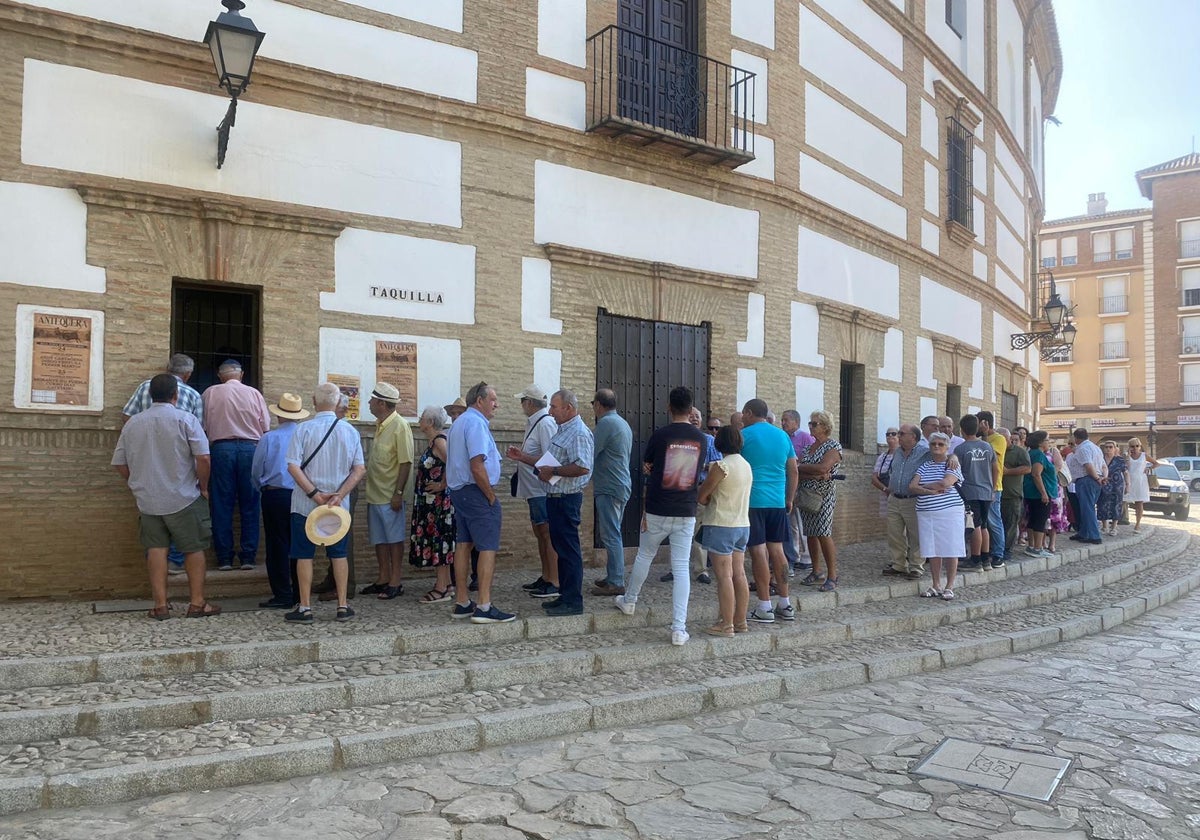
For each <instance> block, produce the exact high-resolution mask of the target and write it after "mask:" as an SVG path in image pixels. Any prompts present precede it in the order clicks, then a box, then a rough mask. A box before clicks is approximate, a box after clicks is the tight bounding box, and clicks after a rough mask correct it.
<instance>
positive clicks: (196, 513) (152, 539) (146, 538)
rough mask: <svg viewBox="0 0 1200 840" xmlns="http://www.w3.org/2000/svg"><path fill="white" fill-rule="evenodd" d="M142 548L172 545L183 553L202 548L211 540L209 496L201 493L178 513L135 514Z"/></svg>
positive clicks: (209, 543) (205, 547)
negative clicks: (137, 515) (162, 514)
mask: <svg viewBox="0 0 1200 840" xmlns="http://www.w3.org/2000/svg"><path fill="white" fill-rule="evenodd" d="M138 523H139V534H138V536H139V537H140V538H141V541H142V547H143V548H167V547H168V546H172V545H173V546H175V547H176V548H177V549H179V550H180V551H182V552H183V553H184V554H190V553H191V552H193V551H205V550H207V549H208V547H209V546H210V545H211V544H212V519H211V518H210V516H209V513H208V499H206V498H204V497H203V496H200V497H198V498H197V499H196V501H194V502H192V503H191V504H190V505H188V506H187V507H185V508H184V509H183V510H181V511H179V512H177V513H169V514H167V515H166V516H155V515H153V514H149V513H143V514H140V515H139V517H138Z"/></svg>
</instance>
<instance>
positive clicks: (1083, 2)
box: [1045, 0, 1200, 220]
mask: <svg viewBox="0 0 1200 840" xmlns="http://www.w3.org/2000/svg"><path fill="white" fill-rule="evenodd" d="M1053 3H1054V12H1055V17H1056V18H1057V21H1058V35H1059V41H1060V43H1061V45H1062V54H1063V81H1062V86H1061V87H1060V89H1059V93H1058V101H1057V104H1056V105H1055V107H1054V111H1053V114H1054V116H1055V117H1057V118H1058V119H1059V120H1060V121H1061V122H1062V124H1061V125H1054V124H1053V123H1052V122H1047V123H1046V215H1045V218H1046V219H1047V220H1049V219H1060V218H1064V217H1067V216H1079V215H1083V214H1084V213H1086V212H1087V197H1088V194H1089V193H1093V192H1103V193H1105V194H1106V196H1107V198H1108V209H1109V210H1127V209H1131V208H1136V207H1148V206H1149V202H1148V201H1146V200H1145V199H1144V198H1142V195H1141V193H1140V192H1139V191H1138V186H1137V180H1136V179H1135V178H1134V173H1135V172H1137V171H1138V170H1139V169H1145V168H1146V167H1149V166H1155V165H1157V164H1159V163H1164V162H1166V161H1168V160H1173V159H1174V158H1177V157H1180V156H1181V155H1186V154H1188V153H1190V152H1192V151H1200V48H1198V47H1200V0H1053Z"/></svg>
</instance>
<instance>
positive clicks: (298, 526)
mask: <svg viewBox="0 0 1200 840" xmlns="http://www.w3.org/2000/svg"><path fill="white" fill-rule="evenodd" d="M307 521H308V517H307V516H305V515H304V514H302V513H293V514H292V544H291V548H290V550H289V551H288V558H289V559H291V560H312V559H313V558H314V557H316V556H317V547H316V545H314V544H313V543H312V541H311V540H309V538H308V532H307V531H305V530H304V523H305V522H307ZM353 533H354V529H353V528H351V529H350V530H349V531H347V532H346V536H344V537H342V538H341V539H340V540H338V541H337V542H335V543H334V544H333V545H327V546H325V556H326V557H328V558H329V559H330V560H338V559H342V560H344V559H345V558H346V553H347V548H348V546H349V545H350V536H351V534H353Z"/></svg>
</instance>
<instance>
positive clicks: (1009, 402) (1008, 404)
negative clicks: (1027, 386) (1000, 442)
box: [1000, 391, 1018, 431]
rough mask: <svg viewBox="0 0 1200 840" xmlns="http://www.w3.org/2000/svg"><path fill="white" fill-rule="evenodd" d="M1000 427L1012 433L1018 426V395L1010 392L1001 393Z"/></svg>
mask: <svg viewBox="0 0 1200 840" xmlns="http://www.w3.org/2000/svg"><path fill="white" fill-rule="evenodd" d="M1000 425H1001V426H1003V427H1004V428H1006V429H1008V430H1010V431H1011V430H1012V429H1015V428H1016V427H1017V425H1018V423H1017V395H1016V394H1010V393H1008V391H1001V392H1000Z"/></svg>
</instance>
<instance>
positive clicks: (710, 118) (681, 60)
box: [587, 26, 755, 168]
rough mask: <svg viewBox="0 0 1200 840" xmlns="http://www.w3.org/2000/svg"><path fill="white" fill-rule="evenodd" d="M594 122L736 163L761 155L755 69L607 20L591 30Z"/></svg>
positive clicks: (599, 130)
mask: <svg viewBox="0 0 1200 840" xmlns="http://www.w3.org/2000/svg"><path fill="white" fill-rule="evenodd" d="M588 63H589V67H590V69H591V72H592V83H591V91H590V103H589V107H588V126H587V130H588V131H589V132H592V133H595V134H603V135H606V136H609V137H623V138H627V139H629V140H632V141H633V142H636V143H637V144H638V145H641V146H651V145H658V146H661V147H662V148H663V149H665V150H668V151H671V152H673V153H675V154H677V155H679V156H680V157H686V158H691V159H693V160H698V161H703V162H707V163H710V164H717V165H720V166H727V167H730V168H732V167H736V166H741V165H742V164H743V163H748V162H749V161H752V160H754V101H755V98H754V94H755V75H754V73H751V72H750V71H748V70H742V69H739V68H737V67H734V66H733V65H731V64H725V63H724V62H721V61H717V60H715V59H712V58H708V57H707V56H703V55H699V54H697V53H694V52H690V51H688V50H685V49H682V48H680V47H677V46H673V45H671V44H668V43H666V42H665V41H658V40H656V39H654V38H649V37H647V36H645V35H642V34H639V33H637V32H633V31H631V30H628V29H622V28H621V27H619V26H608V27H605V28H604V29H602V30H600V31H599V32H597V33H596V34H595V35H593V36H592V37H591V38H588Z"/></svg>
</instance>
